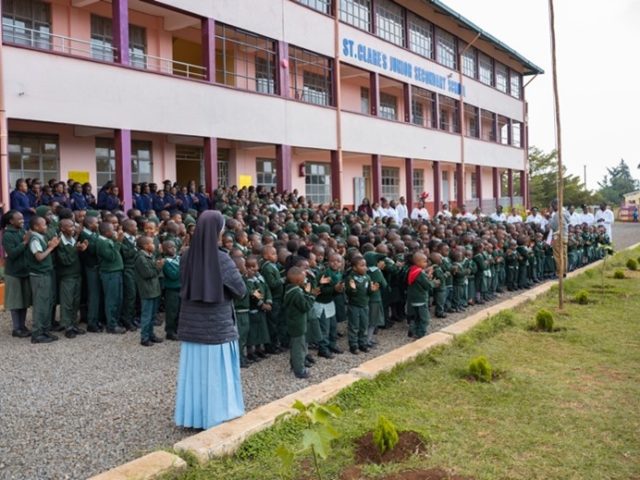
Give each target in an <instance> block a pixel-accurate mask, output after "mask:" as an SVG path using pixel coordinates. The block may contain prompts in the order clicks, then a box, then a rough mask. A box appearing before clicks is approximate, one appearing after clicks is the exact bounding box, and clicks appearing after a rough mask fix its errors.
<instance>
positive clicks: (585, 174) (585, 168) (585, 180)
mask: <svg viewBox="0 0 640 480" xmlns="http://www.w3.org/2000/svg"><path fill="white" fill-rule="evenodd" d="M584 188H587V166H586V165H585V166H584Z"/></svg>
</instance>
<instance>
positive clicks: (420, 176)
mask: <svg viewBox="0 0 640 480" xmlns="http://www.w3.org/2000/svg"><path fill="white" fill-rule="evenodd" d="M422 192H424V170H414V171H413V201H414V202H417V201H418V200H420V195H421V194H422ZM409 213H411V212H409Z"/></svg>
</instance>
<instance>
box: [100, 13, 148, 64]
mask: <svg viewBox="0 0 640 480" xmlns="http://www.w3.org/2000/svg"><path fill="white" fill-rule="evenodd" d="M146 53H147V32H146V30H145V29H144V28H142V27H136V26H135V25H129V59H130V61H131V65H132V66H134V67H138V68H147V57H146ZM113 54H114V48H113V23H112V21H111V19H110V18H106V17H101V16H99V15H91V57H92V58H95V59H96V60H102V61H105V62H112V61H113Z"/></svg>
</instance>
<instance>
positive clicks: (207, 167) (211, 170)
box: [204, 137, 218, 199]
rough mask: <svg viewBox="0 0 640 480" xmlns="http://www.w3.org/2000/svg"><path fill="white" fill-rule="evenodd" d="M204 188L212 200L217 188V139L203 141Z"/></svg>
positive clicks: (207, 138)
mask: <svg viewBox="0 0 640 480" xmlns="http://www.w3.org/2000/svg"><path fill="white" fill-rule="evenodd" d="M204 186H205V189H206V191H207V193H209V195H211V197H210V198H211V199H213V191H214V190H215V189H216V188H218V139H217V138H216V137H206V138H205V139H204Z"/></svg>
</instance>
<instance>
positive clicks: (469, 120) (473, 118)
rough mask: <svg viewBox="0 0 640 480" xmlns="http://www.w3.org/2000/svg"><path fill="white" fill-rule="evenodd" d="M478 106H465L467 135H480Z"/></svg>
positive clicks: (476, 136)
mask: <svg viewBox="0 0 640 480" xmlns="http://www.w3.org/2000/svg"><path fill="white" fill-rule="evenodd" d="M478 116H479V114H478V107H474V106H473V105H467V104H465V106H464V118H465V123H466V132H465V133H466V135H467V137H475V138H478V137H479V136H480V130H479V128H478V126H479V125H478V124H479V118H478Z"/></svg>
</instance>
